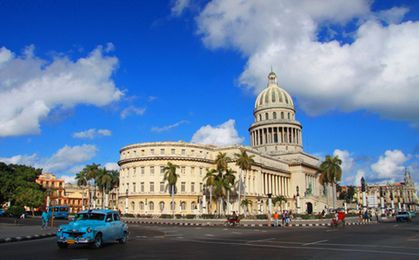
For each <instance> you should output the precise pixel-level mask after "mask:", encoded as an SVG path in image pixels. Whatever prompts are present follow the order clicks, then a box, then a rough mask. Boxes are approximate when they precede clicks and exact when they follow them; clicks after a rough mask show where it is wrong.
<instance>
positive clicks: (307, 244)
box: [303, 240, 328, 246]
mask: <svg viewBox="0 0 419 260" xmlns="http://www.w3.org/2000/svg"><path fill="white" fill-rule="evenodd" d="M327 241H328V240H319V241H315V242H311V243H305V244H303V246H309V245H315V244H319V243H323V242H327Z"/></svg>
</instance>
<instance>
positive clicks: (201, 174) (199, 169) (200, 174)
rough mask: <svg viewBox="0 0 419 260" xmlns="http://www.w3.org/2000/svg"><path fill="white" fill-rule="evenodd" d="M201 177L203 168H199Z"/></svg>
mask: <svg viewBox="0 0 419 260" xmlns="http://www.w3.org/2000/svg"><path fill="white" fill-rule="evenodd" d="M199 176H200V177H202V167H199Z"/></svg>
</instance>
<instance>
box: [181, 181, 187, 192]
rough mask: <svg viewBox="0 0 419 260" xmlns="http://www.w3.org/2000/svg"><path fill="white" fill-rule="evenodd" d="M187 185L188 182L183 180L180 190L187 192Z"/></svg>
mask: <svg viewBox="0 0 419 260" xmlns="http://www.w3.org/2000/svg"><path fill="white" fill-rule="evenodd" d="M185 186H186V182H182V183H181V184H180V191H181V192H185Z"/></svg>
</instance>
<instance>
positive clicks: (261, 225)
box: [125, 220, 378, 227]
mask: <svg viewBox="0 0 419 260" xmlns="http://www.w3.org/2000/svg"><path fill="white" fill-rule="evenodd" d="M125 223H127V224H147V225H170V226H195V227H220V226H224V224H218V223H215V224H214V223H210V222H206V223H191V222H153V221H140V220H126V221H125ZM370 224H378V222H376V221H372V222H349V223H345V226H358V225H370ZM239 226H241V227H273V226H274V224H270V225H269V224H240V225H239ZM279 226H280V227H282V224H279ZM325 226H330V223H310V224H305V223H301V224H289V225H288V226H287V227H325Z"/></svg>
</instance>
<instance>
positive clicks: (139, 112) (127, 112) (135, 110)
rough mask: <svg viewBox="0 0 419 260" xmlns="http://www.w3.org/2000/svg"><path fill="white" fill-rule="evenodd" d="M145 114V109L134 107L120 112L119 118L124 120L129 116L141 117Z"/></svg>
mask: <svg viewBox="0 0 419 260" xmlns="http://www.w3.org/2000/svg"><path fill="white" fill-rule="evenodd" d="M144 113H145V108H142V107H135V106H129V107H127V108H125V109H124V110H122V111H121V118H122V119H125V118H127V117H128V116H129V115H138V116H142V115H144Z"/></svg>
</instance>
